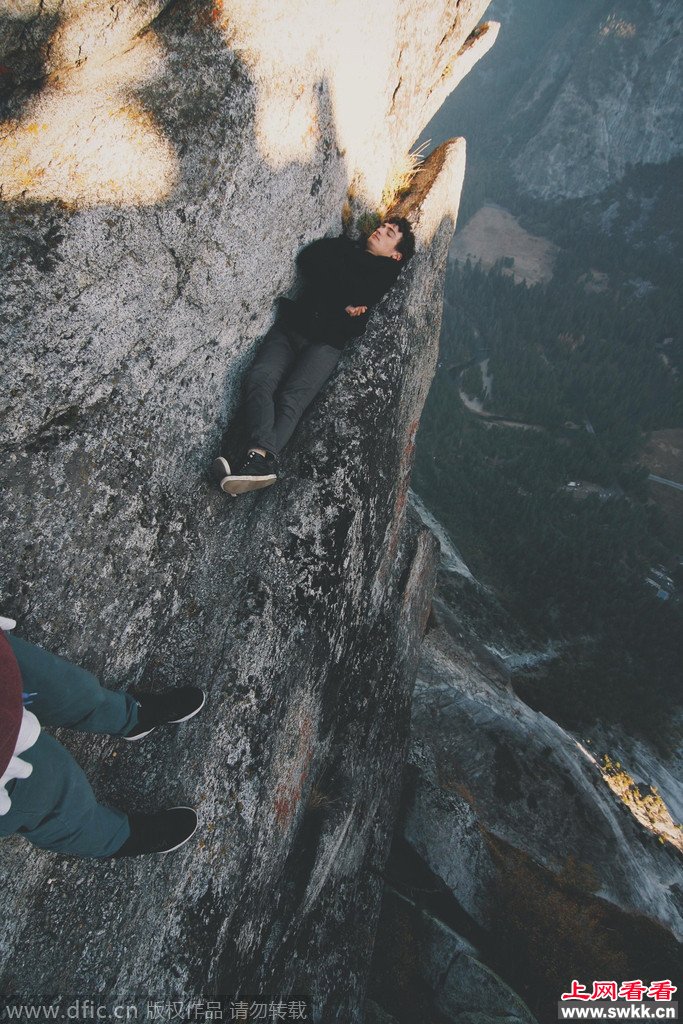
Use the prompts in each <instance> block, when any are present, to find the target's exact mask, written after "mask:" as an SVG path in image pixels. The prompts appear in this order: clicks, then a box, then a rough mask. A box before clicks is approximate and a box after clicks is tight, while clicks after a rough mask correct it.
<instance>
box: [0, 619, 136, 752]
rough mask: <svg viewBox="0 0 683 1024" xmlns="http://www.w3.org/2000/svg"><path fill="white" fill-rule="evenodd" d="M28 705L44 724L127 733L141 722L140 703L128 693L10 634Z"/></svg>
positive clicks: (118, 733) (83, 730)
mask: <svg viewBox="0 0 683 1024" xmlns="http://www.w3.org/2000/svg"><path fill="white" fill-rule="evenodd" d="M8 639H9V642H10V644H11V645H12V650H13V652H14V657H15V658H16V659H17V662H18V664H19V669H20V671H21V677H22V680H23V685H24V690H25V691H26V692H27V693H28V694H30V696H29V698H28V699H27V707H28V709H29V710H30V711H32V712H33V713H34V714H35V715H36V717H37V718H38V721H39V722H40V723H41V725H68V726H69V727H70V728H71V729H77V730H78V731H79V732H98V733H108V734H109V735H111V736H126V735H127V734H128V733H129V732H132V731H133V730H134V729H135V727H136V726H137V724H138V710H139V707H138V703H137V701H136V700H134V698H133V697H131V695H130V694H128V693H122V692H121V691H114V690H106V689H105V688H104V687H103V686H101V685H100V683H99V681H98V680H97V679H96V678H95V676H93V675H91V673H90V672H86V671H85V669H82V668H79V667H78V666H77V665H72V664H71V662H68V661H66V660H65V659H64V658H58V657H57V655H55V654H51V653H50V652H49V651H46V650H44V649H43V648H42V647H38V646H37V644H31V643H28V642H27V641H26V640H22V639H20V637H17V636H13V635H10V634H8Z"/></svg>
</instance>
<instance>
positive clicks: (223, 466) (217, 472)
mask: <svg viewBox="0 0 683 1024" xmlns="http://www.w3.org/2000/svg"><path fill="white" fill-rule="evenodd" d="M211 472H212V473H213V475H214V477H215V478H216V480H217V481H218V484H219V486H220V487H222V486H223V481H224V480H227V479H228V478H229V477H230V474H231V472H232V470H231V469H230V463H229V462H228V460H227V459H224V458H223V456H222V455H219V456H218V458H217V459H214V460H213V463H212V465H211Z"/></svg>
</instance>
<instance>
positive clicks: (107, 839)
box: [0, 732, 131, 857]
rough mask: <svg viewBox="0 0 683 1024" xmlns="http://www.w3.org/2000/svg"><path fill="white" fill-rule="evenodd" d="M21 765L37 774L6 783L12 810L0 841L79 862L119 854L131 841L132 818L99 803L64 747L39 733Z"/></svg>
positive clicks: (1, 822) (3, 818)
mask: <svg viewBox="0 0 683 1024" xmlns="http://www.w3.org/2000/svg"><path fill="white" fill-rule="evenodd" d="M21 760H22V761H28V763H29V764H31V765H33V771H32V772H31V774H30V775H29V776H27V777H26V778H24V779H12V780H10V782H8V783H7V795H8V796H9V798H10V800H11V807H10V809H9V811H8V812H7V814H2V815H0V836H10V835H13V834H14V833H18V834H19V835H23V836H24V838H25V839H28V840H29V842H31V843H33V845H34V846H38V847H40V848H41V849H42V850H51V851H53V852H54V853H68V854H73V855H74V856H77V857H110V856H111V855H112V854H114V853H116V852H117V851H119V850H120V849H121V847H122V846H123V844H124V843H125V842H126V841H127V840H128V839H129V837H130V835H131V828H130V820H129V818H128V815H127V814H124V813H123V811H118V810H115V809H114V808H113V807H106V806H105V805H104V804H99V803H98V802H97V800H96V799H95V794H94V793H93V791H92V788H91V786H90V783H89V782H88V780H87V779H86V777H85V775H84V774H83V772H82V771H81V769H80V768H79V766H78V765H77V764H76V762H75V761H74V759H73V757H72V756H71V754H70V753H69V751H68V750H66V748H65V747H63V746H62V745H61V743H58V742H57V740H56V739H54V738H53V737H52V736H48V734H47V733H46V732H41V734H40V736H39V737H38V739H37V740H36V742H35V743H34V744H33V746H32V747H29V749H28V750H25V751H24V752H23V753H22V754H21Z"/></svg>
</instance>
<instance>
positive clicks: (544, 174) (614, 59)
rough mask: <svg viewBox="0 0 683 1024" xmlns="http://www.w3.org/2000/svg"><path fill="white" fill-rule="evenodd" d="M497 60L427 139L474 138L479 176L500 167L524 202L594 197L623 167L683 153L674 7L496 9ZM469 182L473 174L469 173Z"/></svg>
mask: <svg viewBox="0 0 683 1024" xmlns="http://www.w3.org/2000/svg"><path fill="white" fill-rule="evenodd" d="M488 15H489V16H490V17H493V18H496V19H497V20H498V21H500V23H501V33H500V42H499V44H498V46H497V48H496V60H495V61H484V62H483V63H482V64H481V66H480V67H478V68H477V71H476V73H475V74H474V75H473V76H472V77H471V78H470V79H468V81H467V82H465V83H464V85H463V88H462V89H460V90H458V92H457V94H454V95H453V96H451V97H450V98H449V100H448V102H447V103H445V104H444V106H443V108H442V109H441V111H440V112H439V113H438V114H437V116H436V117H435V119H434V123H433V124H432V125H430V126H429V127H428V129H427V131H426V134H427V136H429V137H431V138H432V139H439V138H442V137H443V132H444V130H445V131H449V132H450V131H452V126H453V125H454V124H457V125H458V126H459V128H458V131H462V132H463V133H465V134H468V135H469V134H471V135H472V136H473V154H474V160H475V163H476V166H477V170H481V171H482V173H483V175H484V178H485V179H486V180H488V176H490V173H491V169H492V167H493V166H494V165H496V164H499V165H500V169H504V172H505V174H506V175H509V176H510V177H511V181H510V183H509V185H511V186H512V185H514V188H515V189H517V190H519V191H520V192H521V193H526V194H528V195H531V196H534V197H537V198H542V199H546V200H549V201H557V200H562V199H567V198H575V197H578V196H585V195H593V194H595V193H598V192H601V191H602V190H603V189H605V188H607V187H608V186H609V185H612V184H614V183H615V182H617V181H619V180H620V179H621V178H622V176H623V174H624V171H625V170H626V167H627V165H637V164H647V163H654V164H662V163H666V162H668V161H669V160H671V159H673V158H674V157H676V156H678V155H680V152H681V144H680V140H681V131H680V128H681V113H680V103H679V96H680V93H681V85H682V84H683V83H682V75H683V69H682V65H681V48H680V34H681V30H682V29H683V14H682V13H681V8H680V5H679V4H677V3H676V2H675V0H601V2H593V0H577V2H576V3H565V2H563V0H494V2H493V3H492V5H491V8H490V9H489V11H488ZM475 177H476V174H475Z"/></svg>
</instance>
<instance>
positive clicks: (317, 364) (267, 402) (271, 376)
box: [213, 217, 415, 494]
mask: <svg viewBox="0 0 683 1024" xmlns="http://www.w3.org/2000/svg"><path fill="white" fill-rule="evenodd" d="M414 251H415V238H414V235H413V232H412V229H411V226H410V223H409V221H408V220H406V219H405V218H403V217H401V218H398V219H395V220H387V221H385V222H384V223H382V224H380V226H379V227H378V228H377V229H376V230H375V231H373V232H372V234H371V235H370V236H369V237H368V238H367V239H365V240H364V241H363V242H360V243H356V242H353V241H352V240H351V239H349V238H346V237H345V236H344V235H340V236H339V237H338V238H320V239H318V240H317V241H315V242H312V243H311V244H310V245H308V246H306V248H305V249H303V250H302V251H301V252H300V253H299V255H298V256H297V265H298V267H299V269H300V270H301V272H302V275H303V279H304V289H303V292H302V294H300V295H299V296H298V297H297V298H296V299H294V300H292V299H287V298H284V297H281V298H280V312H279V315H278V318H277V319H276V321H275V323H274V324H273V326H272V327H271V328H270V330H269V331H268V333H267V335H266V337H265V339H264V342H263V344H262V346H261V348H260V350H259V352H258V355H257V356H256V359H255V360H254V362H253V364H252V366H251V369H250V370H249V372H248V374H247V378H246V388H245V415H246V426H247V432H248V438H249V441H248V449H247V453H246V458H245V459H244V461H243V462H242V463H241V465H240V466H239V468H238V469H237V470H231V468H230V464H229V463H228V460H227V459H225V458H223V457H222V456H221V457H219V458H217V459H216V460H215V461H214V464H213V470H214V474H215V476H216V478H217V479H218V481H219V483H220V486H221V487H222V488H223V490H224V491H227V492H228V493H229V494H241V493H242V492H244V491H252V490H256V489H257V488H260V487H268V486H269V485H270V484H273V483H275V481H276V479H277V463H276V459H277V456H278V455H279V454H280V452H281V451H282V449H283V448H284V446H285V445H286V444H287V442H288V441H289V439H290V437H291V436H292V434H293V432H294V429H295V427H296V425H297V423H298V422H299V420H300V419H301V416H302V415H303V412H304V410H305V409H306V408H307V406H309V405H310V403H311V402H312V401H313V399H314V398H315V396H316V395H317V394H318V392H319V391H320V389H321V388H322V386H323V384H324V383H325V381H326V380H327V379H328V377H329V376H330V374H331V373H332V371H333V370H334V368H335V366H336V365H337V363H338V361H339V358H340V356H341V352H342V349H343V348H344V346H345V344H346V343H347V342H348V341H349V340H350V339H351V338H357V337H359V336H360V335H361V334H363V332H364V331H365V328H366V325H367V322H368V320H369V318H370V311H371V308H372V306H374V305H375V304H376V303H377V302H379V300H380V299H381V298H382V296H383V295H384V294H385V293H386V292H387V291H388V290H389V289H390V288H391V286H392V285H393V283H394V282H395V280H396V278H397V277H398V275H399V272H400V271H401V269H402V268H403V267H404V266H405V264H406V263H407V262H408V260H409V259H410V258H411V256H412V255H413V253H414Z"/></svg>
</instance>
